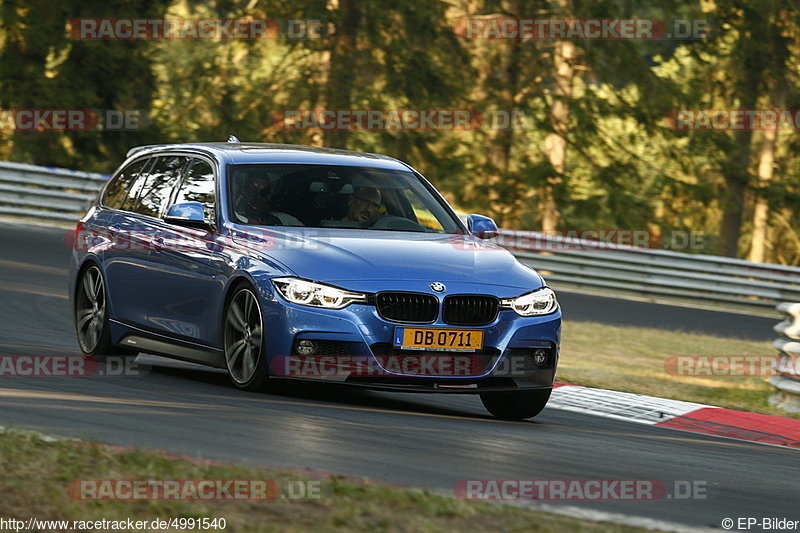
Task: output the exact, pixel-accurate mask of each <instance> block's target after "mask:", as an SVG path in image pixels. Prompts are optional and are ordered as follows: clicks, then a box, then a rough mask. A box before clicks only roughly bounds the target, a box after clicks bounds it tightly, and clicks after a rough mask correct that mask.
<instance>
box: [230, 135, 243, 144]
mask: <svg viewBox="0 0 800 533" xmlns="http://www.w3.org/2000/svg"><path fill="white" fill-rule="evenodd" d="M228 142H229V143H238V142H240V141H239V138H238V137H237V136H236V135H229V136H228Z"/></svg>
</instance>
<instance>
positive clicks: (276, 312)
mask: <svg viewBox="0 0 800 533" xmlns="http://www.w3.org/2000/svg"><path fill="white" fill-rule="evenodd" d="M262 298H263V299H264V302H263V303H264V305H263V307H262V308H263V311H264V315H265V316H264V323H265V324H268V334H267V341H266V342H267V345H266V349H267V354H268V355H269V358H270V371H271V375H272V376H273V377H275V378H286V379H301V380H304V381H315V382H319V381H324V382H330V383H339V384H346V385H352V386H356V387H364V388H370V389H374V390H386V391H402V392H434V393H450V394H475V393H479V392H489V391H518V390H536V389H548V388H552V386H553V382H554V381H555V376H556V369H557V366H558V357H559V343H560V333H561V310H560V309H558V310H557V311H556V312H554V313H551V314H549V315H544V316H538V317H521V316H519V315H517V314H516V313H515V312H514V311H513V310H510V309H502V310H501V311H500V313H499V314H498V316H497V318H496V319H495V320H494V321H493V322H492V323H490V324H488V325H485V326H482V327H469V328H461V327H458V326H452V325H449V324H445V323H444V322H442V321H441V317H440V318H439V319H438V320H437V321H436V322H433V323H430V324H424V325H413V324H400V323H394V322H390V321H387V320H384V319H383V318H381V317H380V316H379V315H378V312H377V310H376V308H375V307H374V306H373V305H367V304H353V305H350V306H348V307H346V308H345V309H341V310H328V309H318V308H311V307H305V306H299V305H294V304H291V303H288V302H286V301H285V300H283V299H282V298H281V297H280V296H278V295H275V294H274V293H272V292H267V291H264V292H263V293H262ZM396 327H425V328H446V329H451V330H452V329H480V330H482V331H483V332H484V347H483V349H481V350H478V351H475V352H444V351H409V350H400V349H399V348H396V347H394V346H393V340H394V332H395V328H396ZM302 340H310V341H315V345H316V346H317V347H321V348H322V349H321V350H320V352H318V353H316V354H313V355H300V354H299V351H298V348H297V345H298V342H299V341H302ZM543 354H544V355H543ZM537 356H538V360H537ZM409 361H411V362H412V364H410V365H409V364H406V363H408V362H409ZM420 361H421V362H420ZM421 367H423V368H424V370H425V371H424V372H420V371H419V370H420V368H421ZM431 369H433V371H431Z"/></svg>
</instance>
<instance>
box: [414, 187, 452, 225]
mask: <svg viewBox="0 0 800 533" xmlns="http://www.w3.org/2000/svg"><path fill="white" fill-rule="evenodd" d="M405 193H406V197H407V200H408V202H409V203H410V204H411V208H412V209H413V210H414V216H415V217H416V219H417V223H418V224H420V225H421V226H423V227H426V228H428V229H432V230H436V231H442V230H443V228H442V225H441V224H440V223H439V221H438V220H436V215H434V214H433V213H431V211H430V209H428V206H426V205H425V204H424V203H423V202H422V200H420V197H419V196H418V195H417V194H415V193H414V192H413V191H411V190H408V189H406V190H405Z"/></svg>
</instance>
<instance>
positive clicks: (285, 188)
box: [69, 138, 561, 419]
mask: <svg viewBox="0 0 800 533" xmlns="http://www.w3.org/2000/svg"><path fill="white" fill-rule="evenodd" d="M496 235H497V226H496V225H495V223H494V222H493V221H492V220H491V219H489V218H486V217H482V216H479V215H469V216H467V217H466V219H465V220H464V221H462V219H460V218H459V217H458V216H457V215H456V213H455V212H454V211H453V209H452V208H451V207H450V206H449V205H448V204H447V202H446V201H445V200H444V199H443V198H442V196H441V195H440V194H439V193H438V192H437V191H436V189H435V188H434V187H433V186H432V185H431V184H430V182H428V181H427V180H426V179H425V178H424V177H422V176H421V175H420V174H419V173H418V172H416V171H415V170H414V169H413V168H411V167H410V166H409V165H407V164H406V163H403V162H401V161H398V160H396V159H393V158H391V157H387V156H382V155H377V154H369V153H357V152H350V151H344V150H333V149H325V148H315V147H308V146H294V145H275V144H256V143H240V142H238V141H237V140H236V139H235V138H232V140H231V141H229V142H227V143H198V144H174V145H160V146H144V147H139V148H134V149H132V150H131V151H130V152H129V153H128V157H127V160H126V161H125V162H124V163H123V164H122V165H121V167H120V168H119V170H117V171H116V172H115V173H114V175H113V176H112V177H111V179H110V180H109V182H108V184H107V185H106V187H105V188H104V190H103V191H102V192H101V193H100V195H99V197H98V199H97V201H96V202H95V203H94V205H92V207H91V208H90V209H89V211H88V212H87V213H86V215H85V216H84V217H83V218H82V219H81V221H80V222H79V224H78V227H77V228H76V239H75V246H74V250H73V254H72V262H71V268H70V281H69V283H70V296H71V299H72V304H73V309H74V313H75V325H76V330H77V336H78V341H79V344H80V347H81V350H82V351H83V352H84V353H86V354H87V355H90V356H93V357H96V358H98V359H102V358H104V357H107V356H108V355H126V356H134V355H136V354H138V353H140V352H145V353H153V354H159V355H164V356H168V357H173V358H177V359H182V360H186V361H192V362H195V363H202V364H206V365H210V366H214V367H218V368H224V369H226V370H227V371H228V373H229V374H230V378H231V381H232V382H233V384H234V385H235V386H236V387H239V388H242V389H246V390H254V391H255V390H265V389H268V388H269V385H270V383H274V380H319V381H324V382H336V383H342V384H347V385H350V386H357V387H367V388H371V389H378V390H387V391H409V392H437V393H473V394H479V396H480V398H481V400H482V402H483V404H484V406H485V407H486V408H487V410H488V411H489V412H490V413H492V414H493V415H495V416H497V417H500V418H506V419H525V418H530V417H533V416H535V415H537V414H538V413H539V412H540V411H541V410H542V409H543V408H544V406H545V404H546V403H547V400H548V399H549V397H550V392H551V390H552V387H553V382H554V379H555V374H556V366H557V364H558V356H559V338H560V327H561V310H560V308H559V305H558V302H557V300H556V296H555V294H554V293H553V291H552V290H551V289H550V288H548V287H547V286H546V285H545V282H544V280H543V279H542V277H541V276H540V275H539V274H538V273H537V272H536V271H534V270H533V269H531V268H529V267H528V266H525V265H523V264H521V263H520V262H518V261H517V260H516V259H515V258H514V257H513V256H512V255H511V254H510V253H509V252H508V251H506V250H504V249H503V248H501V247H499V246H497V245H495V244H493V243H492V242H491V238H492V237H494V236H496Z"/></svg>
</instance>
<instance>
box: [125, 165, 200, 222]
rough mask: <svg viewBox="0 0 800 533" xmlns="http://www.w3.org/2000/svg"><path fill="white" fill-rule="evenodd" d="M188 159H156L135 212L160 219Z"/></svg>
mask: <svg viewBox="0 0 800 533" xmlns="http://www.w3.org/2000/svg"><path fill="white" fill-rule="evenodd" d="M187 159H188V157H186V156H181V155H166V156H161V157H159V158H158V159H156V162H155V163H154V164H153V167H152V169H151V170H150V172H149V173H148V175H147V178H146V179H145V181H144V183H143V184H142V188H141V190H140V191H139V198H138V201H137V203H136V206H135V208H134V209H133V211H135V212H137V213H139V214H142V215H148V216H151V217H158V216H159V215H160V214H161V210H162V209H163V208H164V207H165V204H166V202H167V201H168V200H169V197H170V193H171V192H172V188H173V187H174V186H175V184H176V183H177V181H178V178H180V176H181V170H183V167H184V165H185V164H186V161H187Z"/></svg>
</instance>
